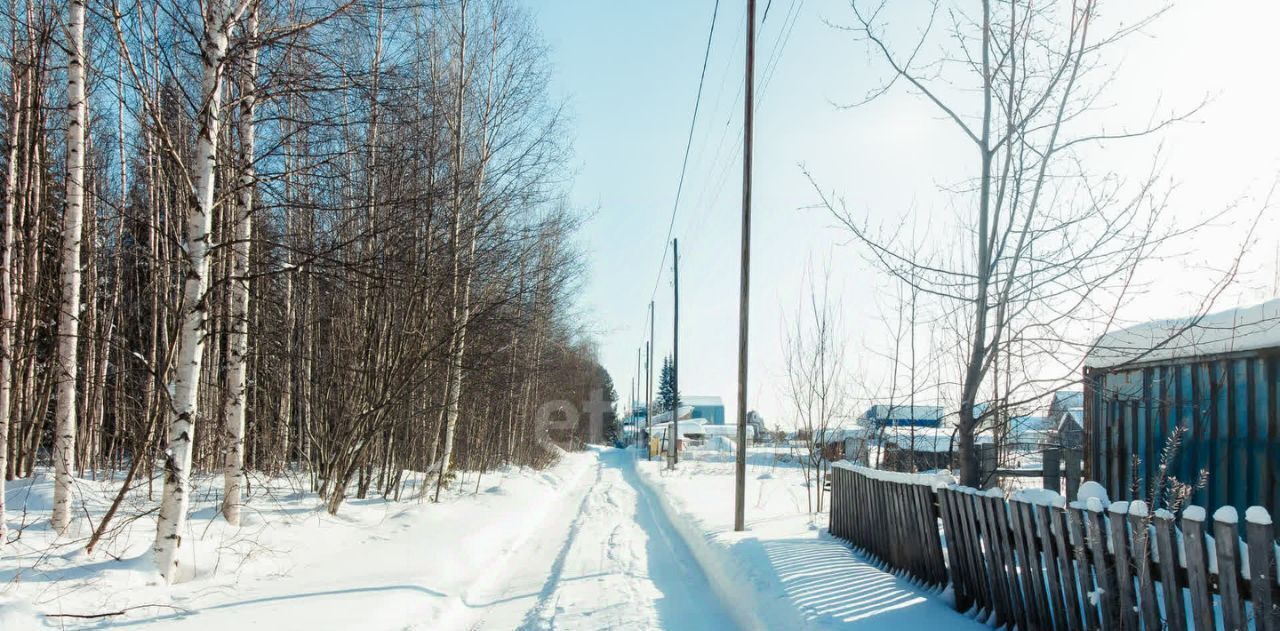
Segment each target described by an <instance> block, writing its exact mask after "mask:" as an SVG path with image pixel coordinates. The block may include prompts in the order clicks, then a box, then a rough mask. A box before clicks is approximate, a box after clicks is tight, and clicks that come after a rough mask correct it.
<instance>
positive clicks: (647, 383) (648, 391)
mask: <svg viewBox="0 0 1280 631" xmlns="http://www.w3.org/2000/svg"><path fill="white" fill-rule="evenodd" d="M644 354H645V363H646V364H647V365H646V366H645V369H644V388H645V390H644V392H645V395H644V400H645V407H644V424H645V439H646V440H645V445H644V455H645V460H651V459H653V454H652V453H650V451H649V446H650V445H652V444H653V440H652V436H653V301H652V300H650V301H649V340H648V341H646V342H645V343H644Z"/></svg>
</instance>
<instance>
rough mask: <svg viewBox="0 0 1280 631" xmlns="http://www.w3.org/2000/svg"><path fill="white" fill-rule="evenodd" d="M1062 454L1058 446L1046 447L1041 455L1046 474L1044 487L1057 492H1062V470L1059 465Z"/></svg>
mask: <svg viewBox="0 0 1280 631" xmlns="http://www.w3.org/2000/svg"><path fill="white" fill-rule="evenodd" d="M1061 455H1062V451H1061V450H1059V449H1057V448H1053V449H1046V450H1044V453H1043V454H1042V455H1041V458H1042V460H1041V462H1042V463H1043V465H1042V467H1041V469H1042V470H1043V474H1044V488H1046V489H1049V490H1050V491H1053V492H1055V493H1061V492H1062V471H1061V467H1060V466H1059V463H1060V460H1061Z"/></svg>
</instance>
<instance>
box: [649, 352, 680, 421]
mask: <svg viewBox="0 0 1280 631" xmlns="http://www.w3.org/2000/svg"><path fill="white" fill-rule="evenodd" d="M674 372H675V369H674V368H673V367H672V365H671V358H670V357H664V358H663V359H662V374H661V376H660V377H659V379H658V401H657V402H656V403H655V404H654V405H655V406H656V407H657V408H658V409H657V413H658V414H661V413H663V412H668V411H670V410H671V408H673V407H675V402H676V394H677V393H676V387H675V374H674Z"/></svg>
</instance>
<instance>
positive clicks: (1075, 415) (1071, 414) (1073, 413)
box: [1057, 407, 1084, 431]
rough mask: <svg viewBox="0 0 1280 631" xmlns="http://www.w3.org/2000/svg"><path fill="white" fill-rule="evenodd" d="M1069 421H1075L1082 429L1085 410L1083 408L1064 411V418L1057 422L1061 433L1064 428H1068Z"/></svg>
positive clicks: (1059, 418)
mask: <svg viewBox="0 0 1280 631" xmlns="http://www.w3.org/2000/svg"><path fill="white" fill-rule="evenodd" d="M1068 419H1070V420H1072V421H1075V423H1076V425H1079V426H1080V427H1084V408H1083V407H1079V408H1068V409H1066V410H1064V411H1063V412H1062V416H1059V417H1058V421H1057V427H1058V430H1059V431H1061V430H1062V429H1063V428H1064V427H1066V424H1067V420H1068Z"/></svg>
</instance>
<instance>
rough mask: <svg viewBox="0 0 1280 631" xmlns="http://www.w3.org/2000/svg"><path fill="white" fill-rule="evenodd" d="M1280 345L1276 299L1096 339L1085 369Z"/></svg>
mask: <svg viewBox="0 0 1280 631" xmlns="http://www.w3.org/2000/svg"><path fill="white" fill-rule="evenodd" d="M1276 346H1280V299H1277V300H1270V301H1267V302H1264V303H1262V304H1258V305H1253V306H1251V307H1239V308H1236V309H1228V310H1226V311H1220V312H1218V313H1211V314H1208V315H1205V316H1204V317H1201V318H1196V317H1191V318H1177V319H1173V320H1156V321H1153V322H1147V323H1144V324H1139V325H1137V326H1132V327H1129V328H1127V329H1121V330H1119V331H1113V332H1111V333H1107V334H1106V335H1103V336H1102V337H1100V338H1098V343H1097V344H1096V345H1095V348H1094V350H1093V351H1092V352H1090V353H1089V355H1088V356H1086V357H1085V360H1084V365H1085V366H1086V367H1089V368H1111V367H1115V366H1119V365H1121V364H1125V363H1129V362H1149V361H1162V360H1170V359H1178V358H1185V357H1198V356H1202V355H1213V354H1218V353H1229V352H1233V351H1249V350H1257V349H1260V348H1271V347H1276Z"/></svg>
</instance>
